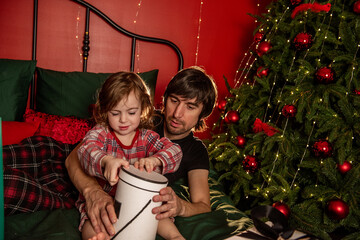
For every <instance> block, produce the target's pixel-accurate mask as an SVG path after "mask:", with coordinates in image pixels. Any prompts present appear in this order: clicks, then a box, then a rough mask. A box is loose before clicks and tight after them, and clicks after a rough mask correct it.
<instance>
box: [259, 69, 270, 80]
mask: <svg viewBox="0 0 360 240" xmlns="http://www.w3.org/2000/svg"><path fill="white" fill-rule="evenodd" d="M268 74H269V69H268V68H265V67H258V69H257V70H256V75H257V76H258V77H259V78H262V77H266V76H267V75H268Z"/></svg>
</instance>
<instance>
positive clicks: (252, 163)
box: [242, 156, 260, 173]
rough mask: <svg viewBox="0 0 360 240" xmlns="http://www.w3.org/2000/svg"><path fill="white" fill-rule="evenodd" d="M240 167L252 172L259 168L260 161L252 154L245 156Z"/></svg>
mask: <svg viewBox="0 0 360 240" xmlns="http://www.w3.org/2000/svg"><path fill="white" fill-rule="evenodd" d="M242 167H243V169H244V170H245V171H247V172H251V173H254V172H256V171H257V170H258V169H259V168H260V162H259V161H258V160H257V159H256V157H254V156H246V157H245V158H244V160H243V161H242Z"/></svg>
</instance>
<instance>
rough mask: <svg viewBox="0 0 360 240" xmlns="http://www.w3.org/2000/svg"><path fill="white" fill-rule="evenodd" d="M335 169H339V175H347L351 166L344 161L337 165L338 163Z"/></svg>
mask: <svg viewBox="0 0 360 240" xmlns="http://www.w3.org/2000/svg"><path fill="white" fill-rule="evenodd" d="M337 168H338V169H339V172H340V173H341V174H345V173H347V172H348V171H350V170H351V168H352V165H351V163H350V162H348V161H344V162H343V164H339V163H338V164H337Z"/></svg>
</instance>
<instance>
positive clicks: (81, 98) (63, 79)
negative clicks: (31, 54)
mask: <svg viewBox="0 0 360 240" xmlns="http://www.w3.org/2000/svg"><path fill="white" fill-rule="evenodd" d="M37 70H38V78H37V89H36V111H39V112H43V113H48V114H53V115H60V116H76V117H79V118H89V117H91V114H90V111H89V106H90V105H91V104H94V103H95V101H96V96H97V95H96V93H97V90H98V89H99V88H100V87H101V85H102V83H103V82H104V81H105V79H106V78H107V77H108V76H110V75H111V74H112V73H90V72H60V71H53V70H48V69H42V68H37ZM158 72H159V70H157V69H155V70H152V71H148V72H143V73H139V75H140V77H141V78H142V79H144V81H145V83H146V84H147V86H148V87H149V89H150V94H151V96H152V98H153V99H154V93H155V87H156V80H157V75H158Z"/></svg>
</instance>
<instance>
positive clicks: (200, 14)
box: [195, 0, 204, 66]
mask: <svg viewBox="0 0 360 240" xmlns="http://www.w3.org/2000/svg"><path fill="white" fill-rule="evenodd" d="M203 5H204V1H202V0H201V1H200V10H199V11H200V12H199V21H198V30H197V35H196V50H195V66H197V65H198V57H199V45H200V31H201V22H202V8H203Z"/></svg>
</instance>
